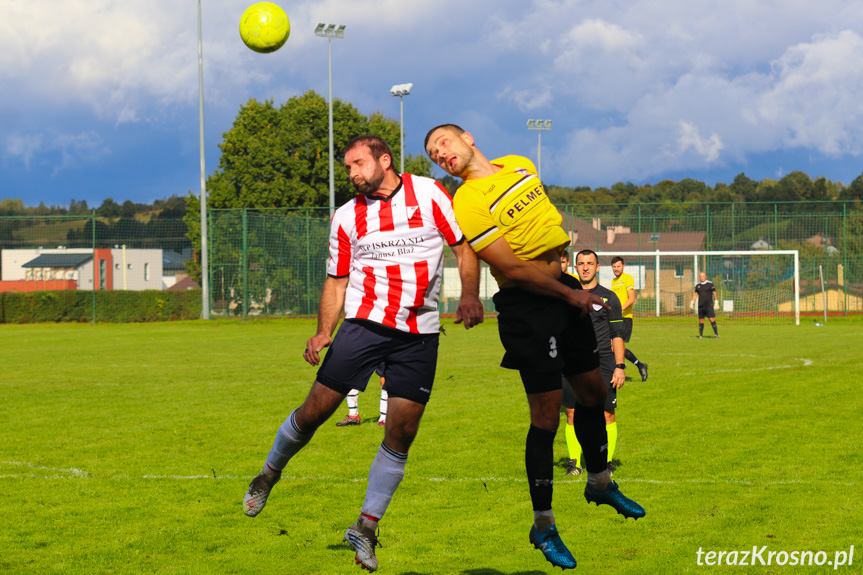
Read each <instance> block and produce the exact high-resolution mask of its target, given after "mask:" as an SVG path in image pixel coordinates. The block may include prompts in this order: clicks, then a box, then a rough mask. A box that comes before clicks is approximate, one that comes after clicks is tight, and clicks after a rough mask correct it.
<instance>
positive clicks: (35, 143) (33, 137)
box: [3, 134, 42, 170]
mask: <svg viewBox="0 0 863 575" xmlns="http://www.w3.org/2000/svg"><path fill="white" fill-rule="evenodd" d="M41 149H42V134H28V135H23V136H22V135H18V134H11V135H9V136H7V137H6V141H5V142H4V143H3V157H4V159H5V158H10V159H17V160H20V161H21V163H22V164H24V168H25V169H27V170H29V169H30V164H31V163H32V161H33V156H35V155H36V154H37V153H38V152H39V151H40V150H41Z"/></svg>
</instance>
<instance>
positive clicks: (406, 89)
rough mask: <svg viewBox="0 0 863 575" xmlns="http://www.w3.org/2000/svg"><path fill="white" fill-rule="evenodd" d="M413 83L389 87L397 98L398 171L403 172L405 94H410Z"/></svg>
mask: <svg viewBox="0 0 863 575" xmlns="http://www.w3.org/2000/svg"><path fill="white" fill-rule="evenodd" d="M411 88H413V84H396V85H395V86H393V87H392V88H390V94H392V95H393V97H394V98H398V99H399V112H400V115H399V152H400V154H401V169H400V170H399V172H400V173H402V174H404V173H405V96H408V95H410V93H411Z"/></svg>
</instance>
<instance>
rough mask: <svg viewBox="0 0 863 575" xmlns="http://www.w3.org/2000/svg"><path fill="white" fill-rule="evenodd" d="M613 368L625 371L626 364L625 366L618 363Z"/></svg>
mask: <svg viewBox="0 0 863 575" xmlns="http://www.w3.org/2000/svg"><path fill="white" fill-rule="evenodd" d="M614 367H615V368H616V369H626V364H625V363H618V364H617V365H615V366H614Z"/></svg>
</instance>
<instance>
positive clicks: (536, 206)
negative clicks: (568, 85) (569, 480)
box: [425, 124, 645, 569]
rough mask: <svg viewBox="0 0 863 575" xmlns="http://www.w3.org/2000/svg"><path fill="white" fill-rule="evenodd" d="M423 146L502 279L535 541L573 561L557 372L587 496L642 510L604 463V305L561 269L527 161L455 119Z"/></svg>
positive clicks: (555, 560)
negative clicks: (525, 413)
mask: <svg viewBox="0 0 863 575" xmlns="http://www.w3.org/2000/svg"><path fill="white" fill-rule="evenodd" d="M425 149H426V152H427V153H428V155H429V157H430V158H431V160H432V161H433V162H435V163H436V164H437V165H438V166H440V167H441V168H442V169H443V170H444V171H445V172H446V173H448V174H450V175H451V176H455V177H458V178H461V179H462V180H463V183H462V186H461V187H460V188H459V189H458V192H457V193H456V195H455V198H454V200H453V206H454V210H455V215H456V220H457V221H458V224H459V227H461V228H462V231H463V232H464V233H465V236H466V237H467V238H468V243H469V244H470V246H471V248H473V250H474V251H475V252H476V253H477V255H478V256H479V258H480V259H482V260H483V261H485V262H486V263H488V264H489V266H490V267H491V273H492V275H493V276H494V278H495V279H496V280H497V282H498V285H499V286H500V288H501V289H500V290H499V291H498V293H497V294H495V296H494V304H495V308H496V309H497V311H498V330H499V332H500V339H501V343H502V344H503V346H504V349H505V354H504V357H503V361H502V362H501V366H502V367H505V368H508V369H517V370H518V371H519V374H520V376H521V380H522V383H523V384H524V389H525V392H526V393H527V402H528V406H529V408H530V428H529V430H528V434H527V442H526V447H525V450H526V452H525V466H526V468H527V478H528V487H529V490H530V497H531V502H532V504H533V510H534V523H533V526H532V527H531V529H530V541H531V543H533V545H534V547H536V548H537V549H540V550H541V551H542V552H543V554H544V555H545V558H546V559H547V560H548V561H549V562H551V563H552V565H555V566H558V567H562V568H564V569H571V568H573V567H575V564H576V562H575V559H574V558H573V557H572V554H571V553H570V552H569V550H568V549H567V548H566V546H565V545H564V544H563V541H562V540H561V539H560V535H559V534H558V532H557V528H556V527H555V520H554V514H553V513H552V510H551V502H552V486H553V470H554V436H555V434H556V432H557V428H558V425H559V423H560V404H561V394H562V385H561V377H560V375H561V373H562V374H563V375H564V376H565V377H566V380H567V382H568V383H569V385H571V386H572V388H573V391H574V392H575V395H576V397H577V399H578V402H577V407H576V410H577V411H576V417H575V428H576V435H577V436H578V439H579V442H580V443H581V445H582V447H583V449H584V459H585V467H586V468H587V484H586V486H585V491H584V495H585V498H586V499H587V500H588V502H591V501H592V502H595V503H596V504H597V505H599V504H600V503H602V504H607V505H611V506H612V507H614V508H615V509H616V510H617V512H618V513H620V514H622V515H624V516H626V517H635V518H638V517H643V516H644V515H645V511H644V509H643V508H642V507H641V506H640V505H639V504H638V503H636V502H635V501H633V500H631V499H629V498H627V497H626V496H624V495H623V494H622V493H621V492H620V490H619V489H618V487H617V484H616V483H615V482H613V481H611V476H610V474H609V471H608V467H607V462H606V453H607V449H608V440H607V436H606V429H605V417H604V415H603V406H604V404H605V399H606V386H605V382H604V381H603V379H602V375H601V373H600V370H599V357H598V354H597V343H596V336H595V334H594V331H593V324H592V322H591V320H590V316H589V315H588V313H589V311H590V310H591V309H592V308H593V307H594V306H599V308H600V309H601V308H605V309H608V306H607V305H606V304H605V303H604V302H603V301H602V299H601V298H600V297H598V296H594V295H592V294H590V293H589V292H587V291H584V290H582V289H581V285H580V284H579V283H578V281H577V280H576V279H575V278H573V277H572V276H569V275H568V274H561V269H560V252H561V250H563V249H564V248H566V246H567V245H568V244H569V237H568V236H567V234H566V232H564V230H563V228H562V227H561V216H560V213H559V212H558V211H557V209H556V208H555V207H554V205H552V203H551V201H550V200H549V199H548V196H546V194H545V189H544V188H543V186H542V182H540V180H539V178H538V176H537V173H536V168H535V167H534V165H533V163H532V162H531V161H530V160H528V159H527V158H524V157H521V156H504V157H502V158H499V159H496V160H493V161H489V160H488V159H487V158H486V157H485V156H484V155H483V154H482V152H480V151H479V149H477V147H476V145H475V143H474V139H473V136H472V135H471V134H470V133H468V132H465V131H464V130H463V129H461V128H460V127H458V126H456V125H453V124H445V125H441V126H437V127H435V128H432V130H431V131H429V133H428V134H427V135H426V139H425Z"/></svg>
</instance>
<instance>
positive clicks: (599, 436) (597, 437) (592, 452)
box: [574, 402, 608, 473]
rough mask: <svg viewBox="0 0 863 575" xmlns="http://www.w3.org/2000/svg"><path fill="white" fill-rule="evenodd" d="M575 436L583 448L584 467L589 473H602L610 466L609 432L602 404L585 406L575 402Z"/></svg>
mask: <svg viewBox="0 0 863 575" xmlns="http://www.w3.org/2000/svg"><path fill="white" fill-rule="evenodd" d="M574 424H575V436H576V437H578V442H579V443H580V444H581V448H582V449H583V455H582V457H583V458H584V467H585V469H587V471H588V472H589V473H600V472H602V471H603V470H605V469H606V468H607V467H608V434H607V431H606V429H605V414H604V409H603V406H602V405H597V406H594V407H585V406H583V405H581V404H580V403H578V402H576V404H575V422H574Z"/></svg>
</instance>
